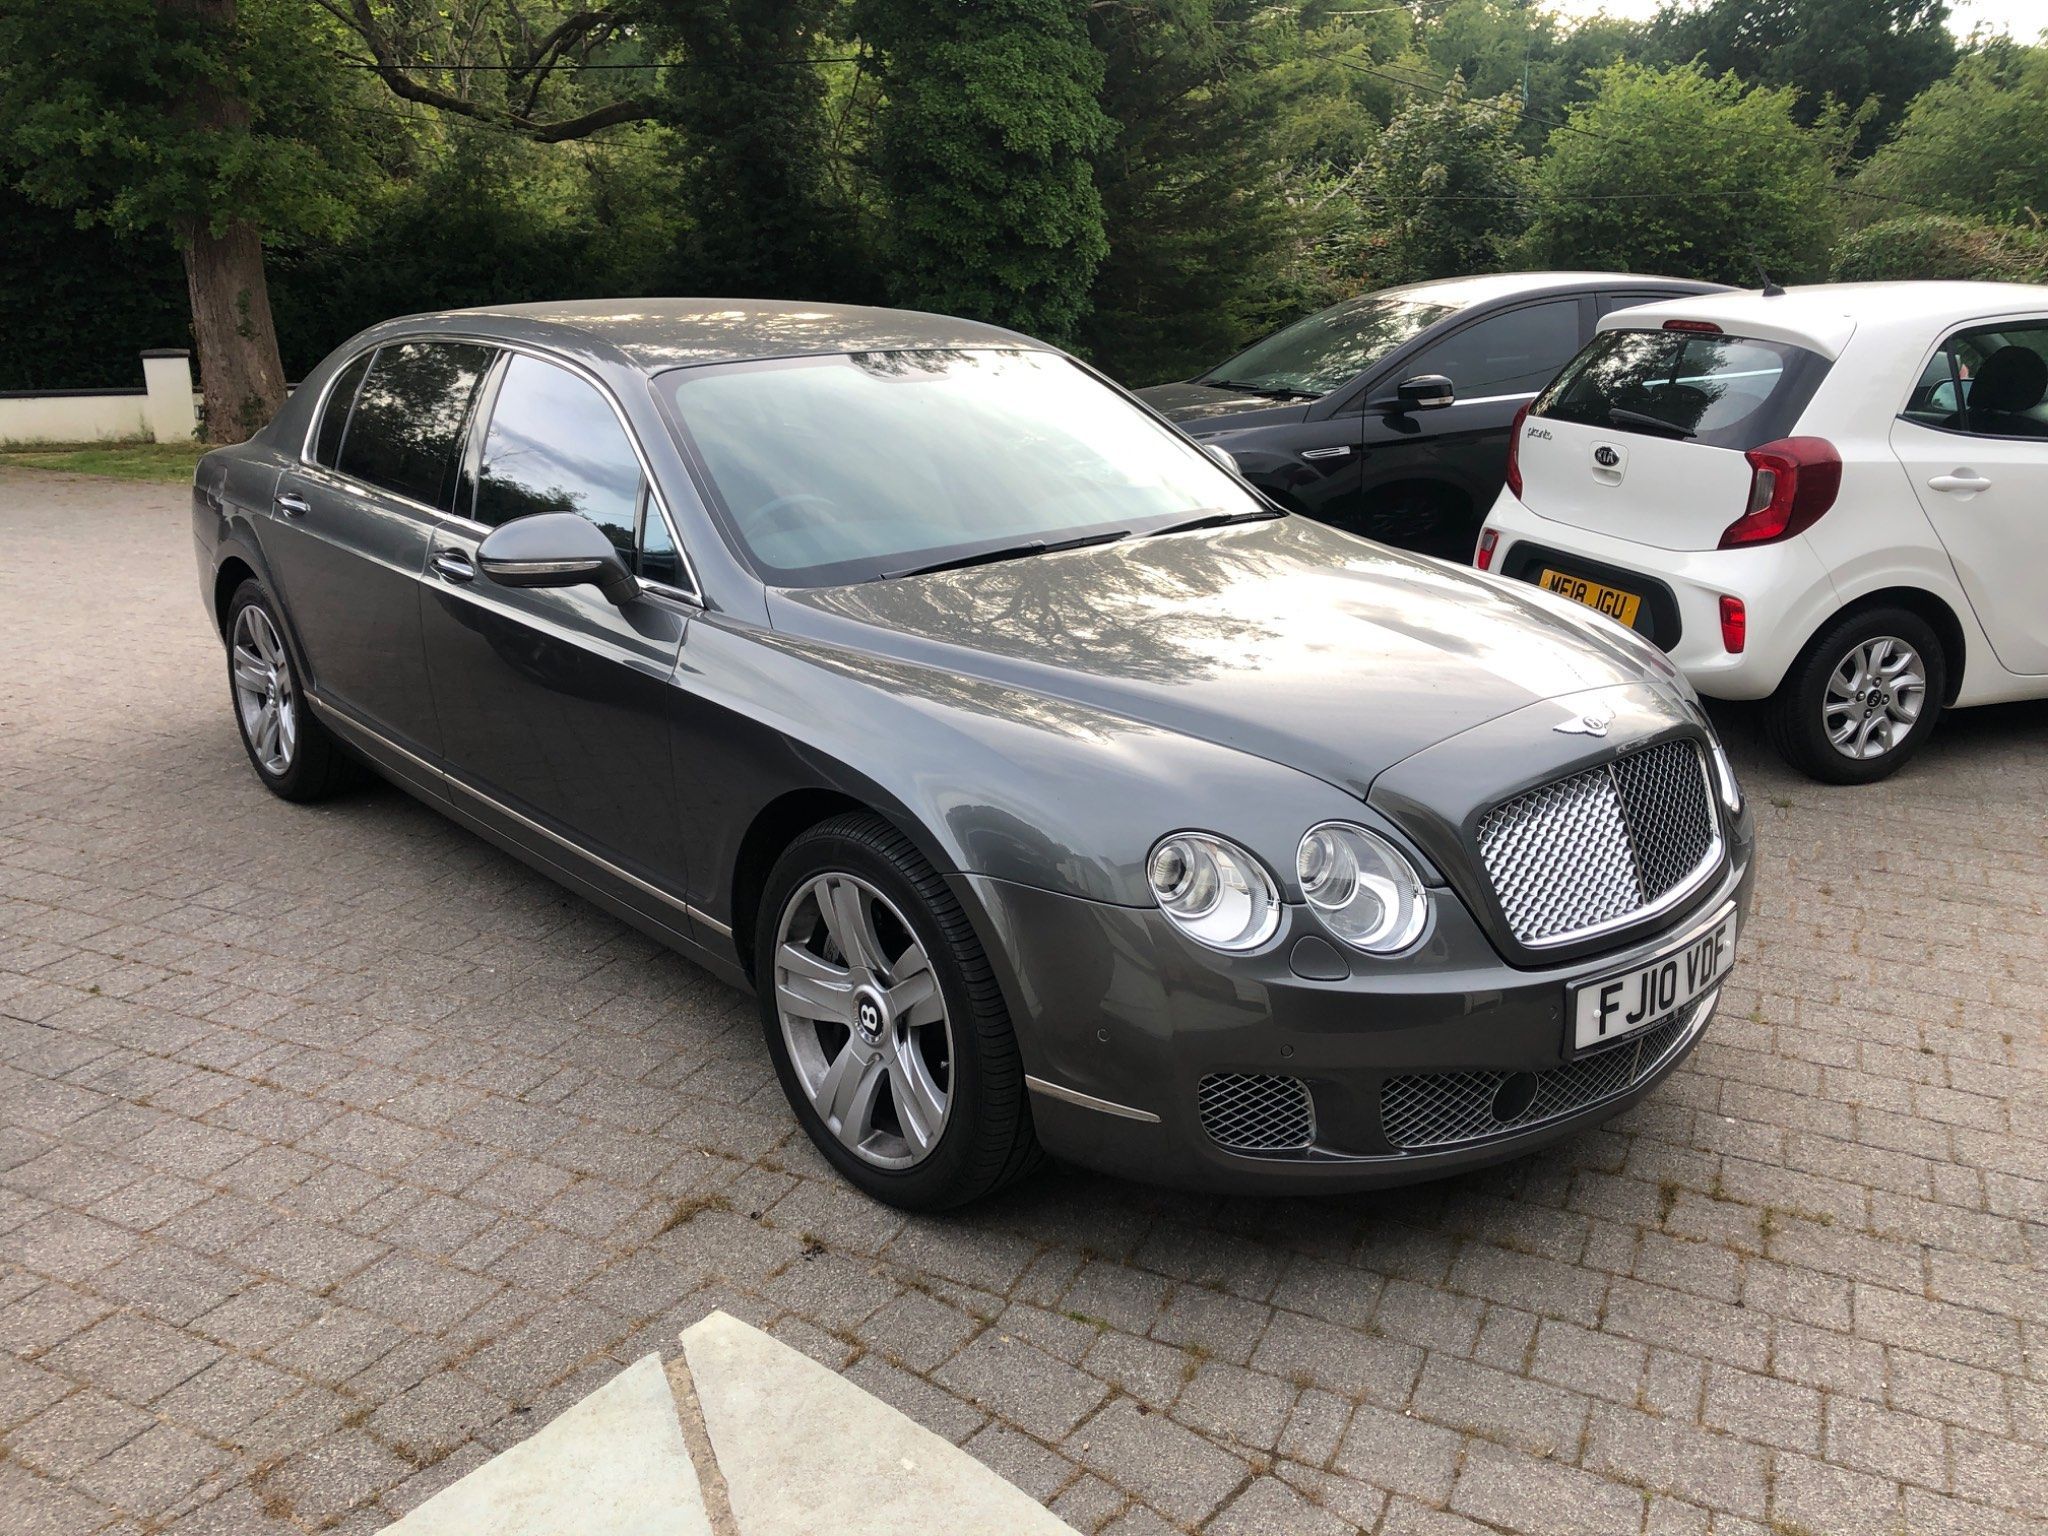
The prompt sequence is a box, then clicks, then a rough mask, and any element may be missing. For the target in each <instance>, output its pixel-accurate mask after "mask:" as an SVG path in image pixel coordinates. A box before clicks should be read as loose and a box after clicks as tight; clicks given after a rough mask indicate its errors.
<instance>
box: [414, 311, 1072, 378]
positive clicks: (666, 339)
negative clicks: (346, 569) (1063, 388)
mask: <svg viewBox="0 0 2048 1536" xmlns="http://www.w3.org/2000/svg"><path fill="white" fill-rule="evenodd" d="M408 319H409V320H410V321H411V322H412V323H414V324H417V323H419V322H421V321H429V320H430V321H433V322H435V323H436V325H437V328H438V327H442V326H446V327H448V328H455V327H462V328H470V327H471V326H472V325H474V322H478V321H483V322H489V323H488V324H486V325H483V326H478V327H475V328H477V329H482V330H502V331H503V333H504V335H505V336H506V338H507V339H510V340H519V339H527V340H536V339H539V338H538V336H537V334H536V333H537V332H541V331H546V332H554V333H556V334H559V333H561V332H563V331H573V332H575V333H577V335H578V337H579V338H580V339H581V340H582V341H583V342H584V343H585V344H586V345H588V344H592V343H594V344H597V345H598V346H602V347H604V348H606V349H608V350H610V351H611V352H612V353H614V354H615V355H616V356H617V357H619V358H620V359H621V360H623V361H625V362H626V363H628V364H629V365H631V366H633V367H637V368H639V369H642V370H643V371H645V372H648V373H655V372H659V371H661V370H662V369H666V368H680V367H688V366H691V365H693V364H699V363H729V362H743V361H747V360H750V359H755V358H768V357H804V356H812V355H818V354H827V353H837V352H892V351H922V350H932V349H941V348H948V347H990V346H998V347H1027V348H1035V349H1039V350H1046V351H1049V350H1051V349H1050V348H1048V347H1046V345H1045V343H1043V342H1039V341H1034V340H1032V339H1031V338H1030V337H1028V336H1023V335H1019V334H1018V333H1017V332H1015V331H1006V330H1004V329H1002V328H1001V327H1000V326H994V325H982V324H979V323H978V322H976V321H973V320H956V319H953V318H951V317H949V316H946V315H931V314H925V313H923V312H921V311H919V310H911V309H871V308H867V307H865V306H862V305H857V304H808V303H801V302H791V301H787V300H778V299H653V298H648V299H565V300H556V301H551V302H546V303H538V304H497V305H488V306H484V307H481V308H476V309H457V310H445V311H442V312H440V313H438V314H434V315H431V316H427V315H414V316H409V317H408Z"/></svg>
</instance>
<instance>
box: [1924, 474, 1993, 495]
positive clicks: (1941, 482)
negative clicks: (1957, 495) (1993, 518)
mask: <svg viewBox="0 0 2048 1536" xmlns="http://www.w3.org/2000/svg"><path fill="white" fill-rule="evenodd" d="M1927 483H1928V484H1929V485H1930V486H1932V487H1933V488H1934V489H1935V490H1937V491H1988V490H1990V489H1991V482H1990V481H1989V480H1986V479H1985V478H1984V477H1983V476H1982V475H1979V474H1975V473H1973V472H1972V471H1970V470H1967V469H1959V470H1957V471H1956V472H1955V473H1954V474H1952V475H1936V476H1935V477H1934V478H1933V479H1932V480H1930V481H1928V482H1927Z"/></svg>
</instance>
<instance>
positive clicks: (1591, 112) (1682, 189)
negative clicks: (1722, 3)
mask: <svg viewBox="0 0 2048 1536" xmlns="http://www.w3.org/2000/svg"><path fill="white" fill-rule="evenodd" d="M1595 78H1596V80H1597V81H1598V87H1599V88H1598V93H1597V94H1596V95H1595V96H1594V98H1593V99H1592V100H1591V101H1590V102H1588V103H1586V104H1585V105H1584V106H1580V107H1574V108H1573V109H1572V110H1571V113H1570V116H1569V118H1568V120H1567V123H1566V125H1565V126H1563V127H1560V128H1558V129H1557V130H1556V131H1555V132H1554V133H1552V134H1551V136H1550V148H1549V152H1548V154H1546V155H1545V156H1544V159H1543V161H1542V163H1541V165H1540V166H1539V167H1538V170H1537V174H1536V194H1537V214H1536V222H1535V224H1534V226H1533V227H1532V228H1531V230H1530V233H1529V242H1528V249H1529V251H1530V253H1531V255H1532V256H1533V257H1534V259H1535V260H1537V261H1539V262H1542V263H1545V264H1547V265H1551V266H1556V267H1586V268H1611V269H1615V270H1619V271H1625V272H1656V273H1664V274H1668V275H1670V276H1674V277H1697V278H1707V279H1713V280H1717V281H1720V282H1728V283H1739V284H1751V283H1754V282H1755V281H1756V271H1757V264H1758V263H1759V262H1761V263H1762V264H1763V265H1764V267H1765V268H1767V269H1768V270H1769V272H1770V274H1771V275H1772V276H1773V277H1775V278H1779V279H1782V280H1787V281H1789V280H1792V279H1813V278H1819V277H1823V276H1825V275H1826V273H1827V269H1828V253H1829V251H1830V249H1831V248H1832V246H1833V243H1834V235H1835V229H1836V213H1837V210H1836V208H1835V206H1834V203H1835V199H1834V197H1833V195H1832V193H1833V185H1834V183H1833V166H1834V165H1835V164H1836V163H1837V162H1839V160H1840V159H1841V158H1842V157H1843V156H1844V154H1845V153H1846V150H1847V143H1846V141H1847V138H1848V133H1849V130H1848V128H1847V126H1846V124H1845V122H1844V121H1843V118H1842V115H1841V114H1840V113H1839V112H1836V113H1833V114H1830V115H1828V116H1826V117H1823V118H1822V119H1821V120H1820V121H1819V122H1818V123H1817V124H1816V125H1815V126H1813V127H1812V128H1804V127H1801V126H1800V125H1799V124H1798V123H1797V122H1796V121H1794V119H1793V116H1792V107H1793V104H1794V100H1795V95H1796V93H1795V92H1793V91H1792V90H1790V89H1789V88H1787V89H1778V90H1774V89H1768V88H1765V87H1756V88H1751V87H1749V86H1746V85H1744V84H1743V83H1742V81H1741V80H1739V79H1737V78H1736V77H1735V76H1733V75H1723V76H1720V77H1718V78H1717V77H1715V76H1713V75H1711V74H1709V73H1708V72H1707V71H1706V70H1705V69H1704V68H1703V67H1701V66H1700V65H1698V64H1687V65H1683V66H1681V67H1679V68H1676V69H1669V70H1651V69H1647V68H1644V67H1642V66H1640V65H1633V64H1617V65H1612V66H1610V67H1609V68H1607V69H1604V70H1600V71H1597V72H1596V76H1595Z"/></svg>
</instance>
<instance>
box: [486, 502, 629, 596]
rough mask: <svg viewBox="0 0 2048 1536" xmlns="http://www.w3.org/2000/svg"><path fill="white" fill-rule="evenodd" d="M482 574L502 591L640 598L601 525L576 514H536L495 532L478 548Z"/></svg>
mask: <svg viewBox="0 0 2048 1536" xmlns="http://www.w3.org/2000/svg"><path fill="white" fill-rule="evenodd" d="M476 565H477V569H478V570H480V571H482V572H483V573H484V575H486V576H488V577H489V578H490V579H491V580H492V581H495V582H496V583H497V584H498V585H499V586H501V587H578V586H581V585H583V584H584V583H585V582H589V583H590V584H591V585H592V586H594V587H596V588H597V590H598V591H600V592H602V593H603V594H604V595H605V598H606V600H607V601H609V602H612V603H615V604H623V603H627V602H630V601H632V600H633V599H634V598H636V597H638V596H639V595H640V583H639V582H638V581H637V580H636V579H635V578H634V576H633V573H632V572H631V571H629V570H627V569H626V562H625V561H624V560H621V559H620V558H619V552H618V550H617V549H615V548H613V547H612V541H611V540H610V539H608V538H606V537H605V535H604V533H603V531H602V530H601V529H600V528H599V527H598V526H597V524H595V523H593V522H591V521H590V520H589V519H588V518H585V517H579V516H577V515H576V514H575V513H574V512H535V513H533V514H531V515H530V516H527V517H515V518H514V519H513V520H512V521H511V522H509V523H506V524H504V525H503V526H502V527H499V528H494V529H492V530H491V532H490V533H489V534H487V535H486V536H485V538H484V541H483V543H481V544H479V545H478V546H477V548H476Z"/></svg>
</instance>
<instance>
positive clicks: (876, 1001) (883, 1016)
mask: <svg viewBox="0 0 2048 1536" xmlns="http://www.w3.org/2000/svg"><path fill="white" fill-rule="evenodd" d="M853 1027H854V1030H855V1032H856V1033H857V1034H859V1036H860V1037H861V1039H862V1040H864V1041H866V1042H867V1043H868V1044H869V1045H880V1044H881V1043H882V1036H883V1035H884V1034H886V1033H887V1032H888V1029H889V1005H888V1004H887V1003H885V1002H883V1001H882V998H881V995H880V994H879V993H877V992H875V991H873V990H872V989H870V988H867V987H862V988H861V989H860V990H859V991H858V992H856V993H854V995H853Z"/></svg>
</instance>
